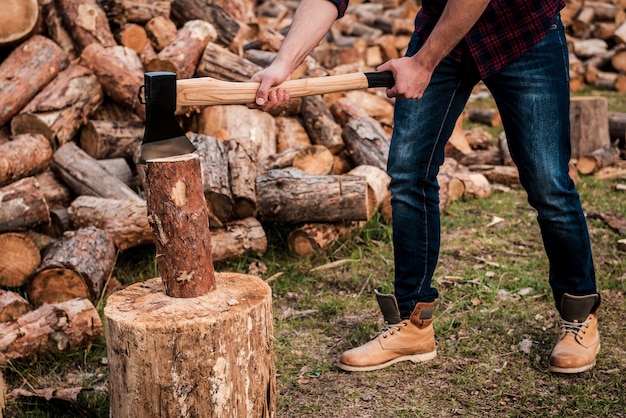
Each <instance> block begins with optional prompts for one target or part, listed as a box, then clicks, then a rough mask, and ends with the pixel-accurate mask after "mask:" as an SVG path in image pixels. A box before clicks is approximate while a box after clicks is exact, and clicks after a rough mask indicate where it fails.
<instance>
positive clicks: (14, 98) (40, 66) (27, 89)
mask: <svg viewBox="0 0 626 418" xmlns="http://www.w3.org/2000/svg"><path fill="white" fill-rule="evenodd" d="M68 64H69V62H68V56H67V54H66V53H65V52H64V51H63V50H62V49H61V48H59V47H58V46H57V44H55V43H54V42H53V41H51V40H50V39H48V38H46V37H43V36H41V35H34V36H31V37H30V38H28V39H27V40H26V41H24V43H22V44H21V45H20V46H18V47H17V48H15V49H14V50H13V51H12V52H11V53H10V54H9V56H8V57H6V58H5V59H4V61H2V63H1V64H0V91H2V95H0V109H1V110H2V111H0V126H2V125H4V124H5V123H7V122H8V121H9V120H11V118H12V117H13V116H15V115H16V114H17V113H18V112H19V111H20V110H22V108H24V106H26V105H27V104H28V102H30V101H31V100H32V99H33V97H35V95H37V93H38V92H39V91H40V90H41V89H43V88H44V87H45V86H46V84H48V83H49V82H50V81H52V80H53V79H54V77H56V75H57V74H58V73H59V72H60V71H62V70H64V69H65V68H66V67H67V65H68Z"/></svg>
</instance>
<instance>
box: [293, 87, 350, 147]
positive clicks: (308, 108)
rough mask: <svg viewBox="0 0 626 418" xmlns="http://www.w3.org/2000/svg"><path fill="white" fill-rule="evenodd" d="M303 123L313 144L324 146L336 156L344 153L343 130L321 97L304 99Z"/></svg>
mask: <svg viewBox="0 0 626 418" xmlns="http://www.w3.org/2000/svg"><path fill="white" fill-rule="evenodd" d="M302 121H303V125H304V128H305V129H306V131H307V133H308V134H309V138H310V139H311V143H312V144H314V145H323V146H325V147H326V148H328V149H329V150H330V152H331V153H333V154H334V155H336V154H339V153H340V152H341V151H343V149H344V147H345V143H344V141H343V139H342V137H341V129H340V128H339V125H338V124H337V122H335V120H334V119H333V116H332V114H331V113H330V110H329V109H328V108H327V107H326V105H325V104H324V101H323V100H322V99H321V98H320V97H319V96H309V97H303V98H302Z"/></svg>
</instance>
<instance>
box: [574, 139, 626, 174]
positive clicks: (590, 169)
mask: <svg viewBox="0 0 626 418" xmlns="http://www.w3.org/2000/svg"><path fill="white" fill-rule="evenodd" d="M619 157H620V151H619V148H617V147H616V146H615V145H612V144H609V145H606V146H604V147H602V148H598V149H597V150H594V151H592V152H590V153H588V154H585V155H583V156H582V157H580V158H579V159H578V163H577V165H576V167H577V168H578V172H579V173H580V174H592V173H595V172H596V171H598V170H600V169H602V168H604V167H608V166H610V165H612V164H615V163H616V162H617V161H618V160H619Z"/></svg>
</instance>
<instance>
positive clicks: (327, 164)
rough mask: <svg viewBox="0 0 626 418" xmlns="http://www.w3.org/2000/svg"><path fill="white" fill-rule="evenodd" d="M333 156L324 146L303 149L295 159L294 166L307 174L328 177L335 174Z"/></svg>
mask: <svg viewBox="0 0 626 418" xmlns="http://www.w3.org/2000/svg"><path fill="white" fill-rule="evenodd" d="M333 162H334V159H333V154H332V153H331V152H330V150H329V149H328V148H326V147H325V146H323V145H311V146H308V147H305V148H301V149H299V150H298V152H297V153H296V154H295V155H294V157H293V162H292V166H293V167H294V168H297V169H298V170H302V171H303V172H305V173H307V174H312V175H326V174H331V173H332V172H333Z"/></svg>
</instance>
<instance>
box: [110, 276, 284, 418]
mask: <svg viewBox="0 0 626 418" xmlns="http://www.w3.org/2000/svg"><path fill="white" fill-rule="evenodd" d="M104 317H105V329H106V337H107V358H108V364H109V370H110V381H111V385H110V387H111V390H110V413H111V417H113V418H119V417H129V416H132V417H137V418H152V417H157V416H163V417H165V416H168V417H192V416H193V417H196V416H197V417H206V418H212V417H272V416H275V408H276V407H275V402H276V383H275V366H274V354H273V347H274V346H273V316H272V303H271V289H270V287H269V286H268V285H267V284H266V283H265V282H263V281H262V280H260V279H259V278H257V277H254V276H247V275H242V274H237V273H216V288H215V289H214V290H213V291H211V292H208V293H206V294H204V295H202V296H198V297H196V298H193V299H188V298H185V299H183V298H172V297H167V296H166V295H165V294H164V285H163V282H162V281H161V280H160V279H158V278H155V279H150V280H148V281H146V282H144V283H137V284H134V285H131V286H129V287H127V288H125V289H122V290H119V291H117V292H115V293H114V294H112V295H111V296H109V298H108V300H107V304H106V306H105V308H104ZM242 330H245V331H243V332H242ZM181 353H184V355H181ZM198 365H201V367H199V366H198Z"/></svg>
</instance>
